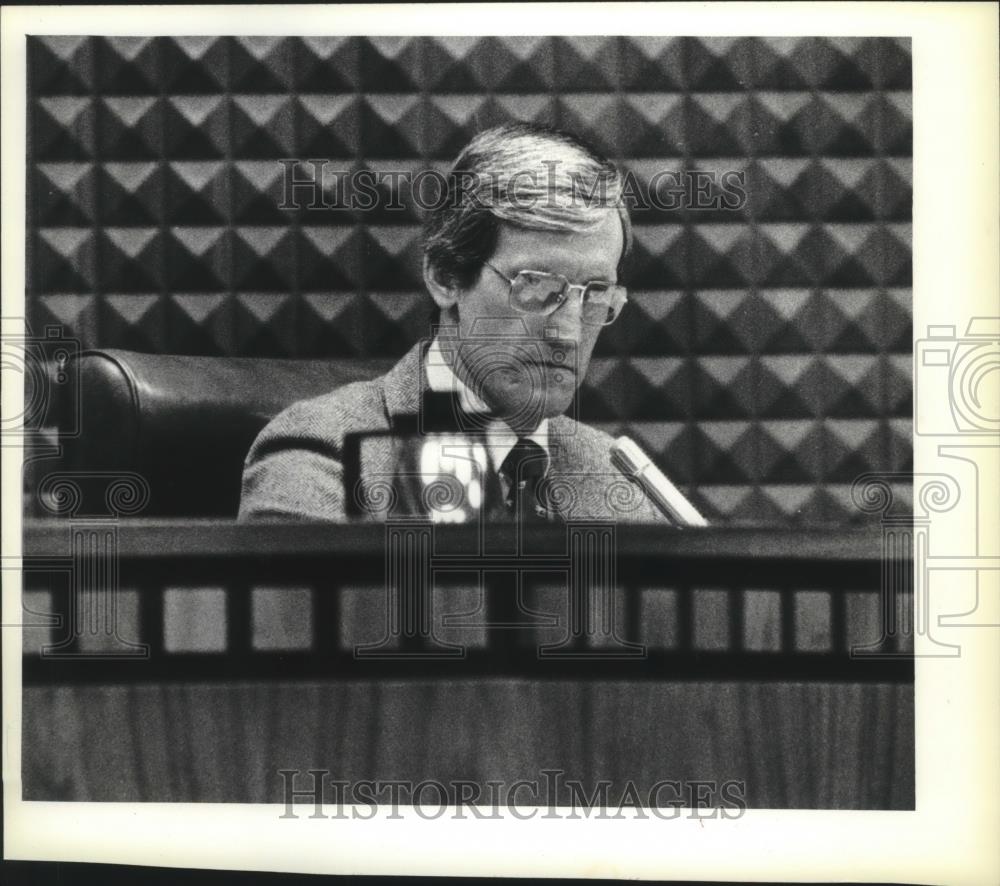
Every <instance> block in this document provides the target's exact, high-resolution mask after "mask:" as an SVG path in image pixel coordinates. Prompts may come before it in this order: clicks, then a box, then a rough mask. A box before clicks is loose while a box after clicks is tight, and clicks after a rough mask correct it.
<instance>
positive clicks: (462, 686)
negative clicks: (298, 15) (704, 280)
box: [23, 680, 914, 809]
mask: <svg viewBox="0 0 1000 886" xmlns="http://www.w3.org/2000/svg"><path fill="white" fill-rule="evenodd" d="M23 748H24V751H23V779H24V797H25V799H28V800H88V801H171V802H256V803H262V802H282V800H283V795H282V784H283V782H282V779H281V777H280V776H279V775H278V770H279V769H297V770H302V772H303V777H304V778H308V776H305V775H304V773H305V771H306V770H308V769H322V770H327V771H329V772H330V773H331V777H333V778H341V779H346V780H358V779H366V778H369V779H376V778H377V779H381V780H387V779H411V780H414V781H419V780H422V779H437V780H440V781H445V782H447V781H449V780H456V779H470V780H474V781H477V782H480V783H484V782H485V781H487V780H489V779H496V780H501V781H504V782H506V783H508V784H510V783H511V782H513V781H515V780H517V779H522V778H523V779H532V780H542V779H543V776H542V775H541V770H543V769H545V768H553V769H561V770H563V771H564V772H565V773H566V774H565V777H566V778H567V779H578V780H580V781H581V782H583V783H584V784H585V785H589V784H592V783H593V782H594V781H595V780H596V779H602V778H603V779H610V780H611V781H612V782H613V787H612V793H611V796H612V797H614V796H616V793H617V794H619V795H620V793H621V791H622V790H624V785H625V783H626V782H627V781H629V780H631V781H633V782H634V783H635V784H636V786H637V787H638V788H639V790H640V792H641V793H642V794H645V793H646V792H648V790H649V788H650V786H651V785H653V784H654V783H655V782H657V781H658V780H661V779H674V780H680V781H691V780H695V779H697V780H716V781H718V782H722V781H725V780H729V779H737V780H742V781H744V782H745V783H746V798H747V802H748V804H749V806H750V807H751V808H790V807H794V808H842V809H906V808H913V804H914V783H913V768H914V738H913V687H912V686H911V685H905V684H904V685H890V684H874V683H872V684H865V685H854V684H846V683H815V682H812V683H808V684H807V683H753V682H741V683H734V682H720V683H696V682H695V683H692V682H685V683H680V682H676V683H669V682H663V683H655V682H647V683H642V684H625V683H619V682H601V683H584V682H573V681H546V682H538V681H535V682H529V681H524V680H476V681H473V680H467V681H436V682H430V681H398V682H384V683H381V684H375V683H361V682H354V683H343V682H340V683H334V682H308V683H306V682H301V681H297V682H295V683H290V682H279V681H276V682H268V683H258V684H239V685H222V684H215V685H210V684H198V685H186V684H173V685H135V686H78V687H27V688H26V689H25V691H24V744H23ZM300 784H302V782H300ZM305 784H308V782H305ZM588 793H589V789H588ZM561 799H562V800H563V801H565V799H566V798H565V797H563V798H561Z"/></svg>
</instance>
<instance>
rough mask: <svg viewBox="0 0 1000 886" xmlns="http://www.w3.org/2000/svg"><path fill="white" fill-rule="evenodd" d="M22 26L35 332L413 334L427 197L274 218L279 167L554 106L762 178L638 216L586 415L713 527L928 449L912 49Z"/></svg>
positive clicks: (748, 41) (420, 144)
mask: <svg viewBox="0 0 1000 886" xmlns="http://www.w3.org/2000/svg"><path fill="white" fill-rule="evenodd" d="M28 49H29V54H28V57H29V93H30V94H29V104H28V108H29V110H28V113H29V155H28V171H29V185H28V221H29V231H28V277H29V284H28V294H27V295H28V317H29V323H30V325H31V328H32V329H33V330H41V329H44V328H45V327H46V326H51V325H57V326H60V327H62V328H63V329H64V330H65V332H66V334H68V335H72V336H74V337H76V338H78V339H79V340H80V342H81V344H82V345H83V346H84V347H122V348H130V349H135V350H142V351H152V352H167V353H190V354H218V355H241V356H295V357H358V356H373V357H376V356H377V357H388V356H395V355H399V354H402V353H403V352H404V351H405V350H406V348H407V347H408V346H409V345H410V344H411V343H412V342H413V341H415V340H416V339H418V338H420V337H422V336H424V335H426V334H427V321H428V316H429V308H430V303H429V300H428V297H427V296H426V294H425V293H424V291H423V287H422V284H421V280H420V266H419V257H420V227H419V213H418V212H417V211H416V210H415V208H414V207H413V206H412V205H408V206H404V208H403V209H399V210H393V209H388V208H384V207H383V208H381V209H379V210H377V211H371V212H362V211H351V210H348V209H323V208H319V209H316V208H308V205H307V203H308V201H306V200H301V201H300V205H301V208H300V209H299V210H297V211H296V210H291V209H283V208H281V204H282V200H283V196H284V195H283V186H284V179H283V176H284V175H285V170H284V167H283V166H282V165H281V163H279V160H281V159H296V158H297V159H316V160H327V161H328V165H327V169H328V173H331V174H332V173H342V172H346V171H349V170H353V169H372V170H375V171H382V172H384V171H389V170H400V171H404V170H409V171H411V172H415V171H419V170H420V169H425V168H433V169H437V170H444V169H446V168H447V165H448V162H449V161H450V160H451V159H452V158H453V157H454V155H455V153H456V152H457V151H458V150H459V149H460V148H461V146H462V145H463V144H464V143H465V142H466V141H467V140H468V139H469V138H470V137H471V135H472V134H474V133H475V132H476V131H478V130H479V129H481V128H483V127H486V126H488V125H491V124H494V123H497V122H501V121H506V120H537V121H541V122H547V123H552V124H555V125H558V126H562V127H565V128H568V129H571V130H573V131H576V132H578V133H579V134H581V135H583V136H585V137H587V138H588V139H590V140H591V141H592V142H593V143H594V144H595V145H596V146H597V147H598V148H600V149H601V150H603V151H605V152H606V153H608V154H609V155H610V156H611V157H613V158H614V159H616V160H617V161H619V162H620V163H621V165H622V166H623V167H624V168H625V169H627V170H629V171H631V172H632V173H633V175H634V176H635V177H636V180H637V181H638V182H640V183H643V182H648V181H649V180H650V178H651V177H652V176H654V175H655V174H656V173H657V172H658V171H661V170H670V171H674V172H681V171H688V172H693V171H695V170H702V171H708V172H711V171H715V172H716V173H717V174H721V173H722V172H725V171H735V172H739V173H742V174H743V175H744V176H745V178H744V182H745V191H746V194H747V199H746V201H745V204H744V205H743V206H742V207H740V208H738V209H735V210H734V209H718V208H717V209H708V210H706V209H694V208H681V209H673V210H664V209H656V208H650V209H640V210H637V211H636V212H635V213H634V221H635V225H636V238H635V239H636V245H635V253H634V256H633V258H632V262H631V275H630V278H629V280H628V281H627V282H628V283H629V287H630V304H629V306H628V307H627V309H626V311H625V312H624V313H623V315H622V317H621V319H620V320H619V321H618V322H617V324H615V325H614V326H612V327H610V328H609V329H607V330H605V332H604V334H603V337H602V339H601V341H600V343H599V345H598V351H597V353H596V356H595V360H594V362H593V364H592V368H591V371H590V373H589V376H588V379H587V381H586V384H585V387H584V388H583V390H582V392H581V396H580V414H581V416H582V417H584V418H586V419H587V420H588V421H590V422H592V423H594V424H597V425H599V426H601V427H604V428H606V429H608V430H610V431H613V432H617V431H619V430H625V431H626V432H628V433H631V434H633V435H634V436H635V437H636V438H637V439H638V440H639V441H640V442H641V443H642V444H643V445H644V446H645V447H647V448H648V449H649V450H650V451H651V452H653V453H654V455H655V457H656V459H657V461H658V462H659V463H660V465H661V466H662V467H663V468H664V469H665V470H667V472H668V473H669V474H670V476H671V477H673V478H674V479H675V480H676V481H677V482H678V483H679V484H681V485H682V486H684V487H685V488H686V489H688V491H689V492H691V494H692V495H693V497H694V498H695V500H696V501H697V502H698V503H699V504H700V505H701V507H703V508H704V509H705V511H706V512H707V514H708V515H709V516H710V517H711V518H712V519H714V520H716V521H726V522H741V521H779V522H794V523H804V522H844V521H849V520H854V519H858V518H859V517H860V515H859V514H858V512H857V510H856V508H855V507H854V506H853V505H852V503H851V498H850V485H851V482H852V481H853V479H854V478H855V477H856V476H858V475H859V474H861V473H864V472H866V471H896V472H906V471H908V470H910V469H911V449H912V447H911V442H910V439H911V420H910V417H911V411H912V407H911V368H910V363H911V313H912V312H911V290H910V286H911V253H910V243H911V236H910V224H911V154H912V151H911V146H912V132H911V95H910V88H911V80H910V67H911V66H910V51H909V43H908V41H906V40H897V39H855V38H843V39H839V38H838V39H829V38H822V39H820V38H764V39H760V38H710V39H702V38H665V37H572V38H562V37H485V38H480V37H461V38H429V37H405V38H389V37H387V38H361V37H348V38H340V37H329V38H301V39H300V38H271V37H267V38H252V37H251V38H219V37H185V38H165V37H162V38H98V37H38V38H31V39H29V45H28ZM296 174H297V175H301V174H302V171H301V169H300V170H299V171H298V172H297V173H296ZM898 492H899V493H900V495H902V496H904V497H905V496H906V495H907V493H908V490H907V488H906V484H905V483H904V484H901V485H900V488H899V489H898Z"/></svg>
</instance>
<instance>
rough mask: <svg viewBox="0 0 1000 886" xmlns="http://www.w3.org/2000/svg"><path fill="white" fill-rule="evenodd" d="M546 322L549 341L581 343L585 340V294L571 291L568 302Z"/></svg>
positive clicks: (577, 290) (560, 306) (575, 290)
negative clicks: (558, 340)
mask: <svg viewBox="0 0 1000 886" xmlns="http://www.w3.org/2000/svg"><path fill="white" fill-rule="evenodd" d="M545 321H546V323H545V337H546V338H547V339H560V340H563V341H573V342H579V341H580V340H581V339H582V338H583V293H582V292H581V291H580V290H579V289H575V288H573V289H570V291H569V293H568V295H567V297H566V300H565V301H564V302H563V303H562V304H561V305H559V307H558V308H557V309H556V310H555V311H553V312H552V313H551V314H549V316H548V317H546V318H545Z"/></svg>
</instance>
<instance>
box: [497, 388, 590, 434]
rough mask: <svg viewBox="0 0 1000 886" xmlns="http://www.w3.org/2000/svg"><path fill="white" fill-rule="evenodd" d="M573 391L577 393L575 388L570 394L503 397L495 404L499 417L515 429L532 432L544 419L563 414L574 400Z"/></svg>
mask: <svg viewBox="0 0 1000 886" xmlns="http://www.w3.org/2000/svg"><path fill="white" fill-rule="evenodd" d="M573 393H575V388H574V390H573V392H572V393H570V394H569V396H566V395H565V394H561V395H560V396H552V395H551V394H550V395H549V396H546V397H539V398H537V399H531V400H525V399H519V400H512V399H508V398H503V401H502V402H499V403H498V404H497V405H495V406H494V411H495V414H496V415H497V417H498V418H502V419H503V420H504V421H505V422H507V424H509V425H510V426H511V427H512V428H514V430H518V431H529V432H530V431H533V430H534V429H535V428H536V427H538V425H539V424H540V423H541V422H542V421H543V420H544V419H547V418H555V417H556V416H559V415H562V414H563V413H564V412H565V411H566V410H567V409H568V408H569V404H570V403H572V402H573Z"/></svg>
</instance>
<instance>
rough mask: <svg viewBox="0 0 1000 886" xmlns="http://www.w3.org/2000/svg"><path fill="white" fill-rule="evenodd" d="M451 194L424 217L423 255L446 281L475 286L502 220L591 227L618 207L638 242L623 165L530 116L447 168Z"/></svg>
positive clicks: (484, 138)
mask: <svg viewBox="0 0 1000 886" xmlns="http://www.w3.org/2000/svg"><path fill="white" fill-rule="evenodd" d="M446 181H447V190H446V193H445V194H444V195H443V196H444V198H445V199H442V200H441V201H439V203H438V205H437V206H436V207H435V208H434V209H433V210H432V211H431V212H430V214H429V215H428V217H427V220H426V223H425V235H426V236H425V241H424V255H425V256H426V258H427V263H428V264H429V265H430V267H431V268H432V269H433V270H434V272H435V274H436V276H437V278H438V279H439V280H440V281H441V282H442V283H444V284H446V285H450V286H458V287H460V288H467V287H468V286H471V285H472V284H473V283H474V282H475V280H476V278H477V277H478V276H479V274H480V272H481V271H482V267H483V264H484V262H486V261H488V260H489V259H490V257H491V256H492V255H493V253H494V251H495V250H496V244H497V238H498V236H499V233H500V225H501V223H503V224H508V225H513V226H515V227H519V228H524V229H527V230H535V231H587V230H593V229H594V228H596V227H598V226H599V225H600V224H601V222H602V221H603V220H604V219H605V217H606V210H607V209H608V208H609V207H614V208H616V209H617V210H618V214H619V217H620V219H621V223H622V232H623V235H624V247H623V249H622V255H621V258H620V259H619V263H618V264H619V271H620V270H621V264H622V261H623V260H624V258H625V256H626V254H627V253H628V251H629V248H630V247H631V244H632V224H631V221H630V220H629V216H628V210H627V208H626V207H625V203H624V200H623V193H622V191H623V180H622V175H621V172H620V171H619V170H618V168H617V167H616V166H615V165H614V164H613V163H612V162H611V161H609V160H608V159H606V158H605V157H603V156H601V155H600V154H598V153H597V152H596V151H595V150H593V149H592V148H591V147H589V146H588V145H587V144H585V143H584V142H583V141H581V140H580V139H579V138H577V137H576V136H574V135H571V134H569V133H567V132H562V131H560V130H557V129H551V128H549V127H545V126H540V125H537V124H529V123H513V124H508V125H504V126H497V127H495V128H493V129H487V130H485V131H484V132H481V133H479V134H478V135H477V136H475V138H473V139H472V141H471V142H469V144H468V145H466V147H465V148H464V149H463V151H462V152H461V154H459V156H458V158H457V159H456V160H455V164H454V166H453V167H452V169H451V172H450V173H449V174H448V176H447V179H446Z"/></svg>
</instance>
